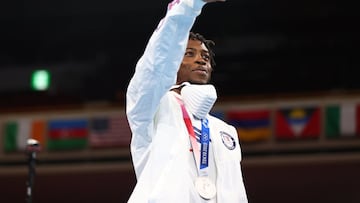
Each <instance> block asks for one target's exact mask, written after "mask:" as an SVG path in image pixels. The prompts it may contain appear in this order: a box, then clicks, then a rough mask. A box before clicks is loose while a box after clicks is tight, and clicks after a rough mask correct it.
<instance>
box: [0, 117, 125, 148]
mask: <svg viewBox="0 0 360 203" xmlns="http://www.w3.org/2000/svg"><path fill="white" fill-rule="evenodd" d="M2 137H3V146H2V147H3V150H4V151H5V152H13V151H23V150H25V149H26V142H27V139H29V138H33V139H36V140H37V141H39V143H40V145H41V146H42V148H45V149H46V150H49V151H55V150H79V149H85V148H109V147H128V146H129V144H130V139H131V132H130V129H129V125H128V122H127V119H126V116H125V114H124V115H112V116H99V117H94V118H61V119H51V120H45V119H31V118H20V119H14V120H8V121H4V122H3V124H2Z"/></svg>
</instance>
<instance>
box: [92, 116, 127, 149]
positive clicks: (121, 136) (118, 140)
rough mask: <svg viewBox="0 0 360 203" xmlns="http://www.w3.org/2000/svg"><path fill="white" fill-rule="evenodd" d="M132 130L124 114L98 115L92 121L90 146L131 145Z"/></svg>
mask: <svg viewBox="0 0 360 203" xmlns="http://www.w3.org/2000/svg"><path fill="white" fill-rule="evenodd" d="M130 140H131V131H130V127H129V124H128V121H127V118H126V116H125V114H124V115H119V116H108V117H96V118H93V119H91V123H90V146H91V147H94V148H103V147H121V146H129V144H130Z"/></svg>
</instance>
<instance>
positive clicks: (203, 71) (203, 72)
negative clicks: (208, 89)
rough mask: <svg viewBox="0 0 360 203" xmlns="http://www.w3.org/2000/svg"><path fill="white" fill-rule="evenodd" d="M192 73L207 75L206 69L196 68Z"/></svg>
mask: <svg viewBox="0 0 360 203" xmlns="http://www.w3.org/2000/svg"><path fill="white" fill-rule="evenodd" d="M193 72H197V73H200V74H207V73H208V71H207V70H206V68H202V67H198V68H196V69H194V70H193Z"/></svg>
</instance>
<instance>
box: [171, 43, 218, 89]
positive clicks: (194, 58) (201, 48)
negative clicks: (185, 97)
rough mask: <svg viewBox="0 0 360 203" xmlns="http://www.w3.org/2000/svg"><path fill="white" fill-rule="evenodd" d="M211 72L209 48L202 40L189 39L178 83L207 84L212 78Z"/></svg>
mask: <svg viewBox="0 0 360 203" xmlns="http://www.w3.org/2000/svg"><path fill="white" fill-rule="evenodd" d="M211 72H212V67H211V63H210V54H209V50H208V49H207V48H206V46H205V44H204V43H202V42H201V41H199V40H192V39H189V42H188V45H187V48H186V51H185V55H184V58H183V61H182V63H181V65H180V69H179V71H178V74H177V81H176V84H181V83H183V82H190V83H193V84H206V83H208V82H209V80H210V77H211Z"/></svg>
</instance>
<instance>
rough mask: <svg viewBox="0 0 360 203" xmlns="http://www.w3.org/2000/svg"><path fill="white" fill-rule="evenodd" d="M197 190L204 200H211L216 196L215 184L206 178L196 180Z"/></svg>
mask: <svg viewBox="0 0 360 203" xmlns="http://www.w3.org/2000/svg"><path fill="white" fill-rule="evenodd" d="M195 188H196V191H197V192H198V193H199V195H200V196H201V197H202V198H203V199H206V200H209V199H212V198H214V197H215V195H216V187H215V184H214V183H212V182H211V180H210V179H209V178H208V177H206V176H202V177H198V178H197V179H196V180H195Z"/></svg>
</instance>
